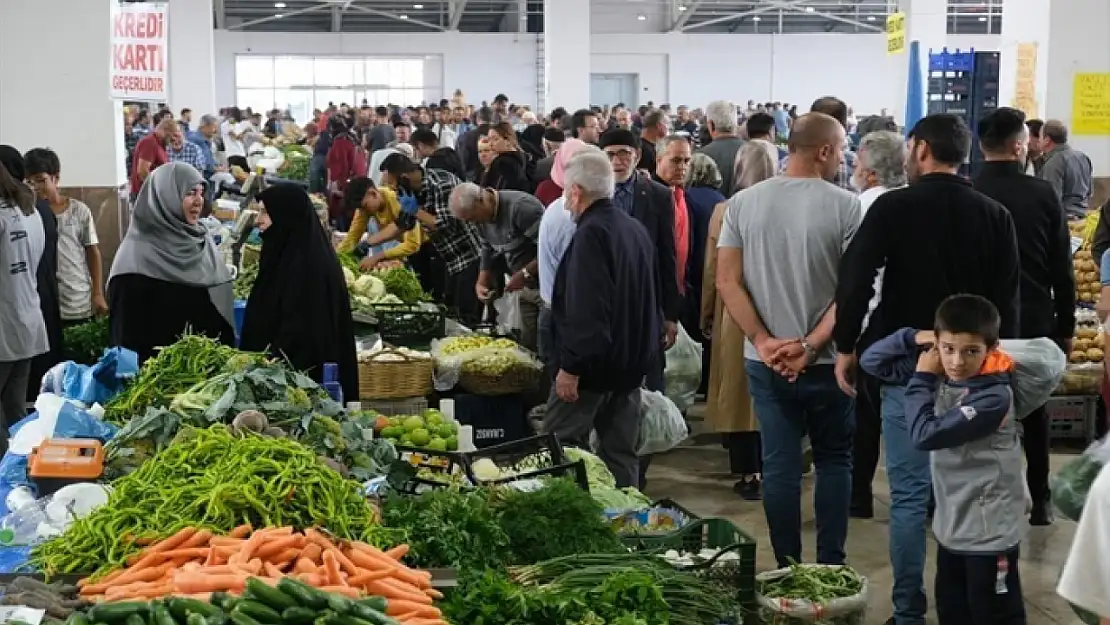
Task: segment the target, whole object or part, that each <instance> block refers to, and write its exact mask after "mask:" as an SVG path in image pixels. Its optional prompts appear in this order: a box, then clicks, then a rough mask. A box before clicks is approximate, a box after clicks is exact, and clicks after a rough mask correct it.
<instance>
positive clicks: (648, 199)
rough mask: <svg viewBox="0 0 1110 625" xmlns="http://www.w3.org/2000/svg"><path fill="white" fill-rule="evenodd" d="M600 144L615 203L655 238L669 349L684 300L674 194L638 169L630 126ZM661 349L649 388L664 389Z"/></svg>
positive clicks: (637, 145) (607, 133) (635, 141)
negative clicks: (610, 169) (677, 265)
mask: <svg viewBox="0 0 1110 625" xmlns="http://www.w3.org/2000/svg"><path fill="white" fill-rule="evenodd" d="M600 147H601V149H602V150H604V151H605V154H606V155H608V156H609V163H610V164H611V165H612V167H613V175H614V179H615V180H616V188H615V190H614V192H613V204H614V205H615V206H616V207H617V208H618V209H620V210H622V211H624V213H625V214H627V215H631V216H632V217H633V218H635V219H636V221H638V222H640V223H641V224H643V225H644V227H645V228H647V232H648V236H649V237H651V240H652V241H654V242H655V261H656V265H657V266H658V268H659V279H660V282H661V288H662V291H661V293H662V301H663V318H664V321H663V326H662V336H663V349H664V350H667V349H670V348H671V346H672V345H674V341H675V337H676V336H677V335H678V315H679V312H680V310H681V307H682V301H681V299H680V298H679V295H678V274H677V273H676V270H675V262H676V261H675V239H674V196H673V195H672V194H671V190H670V189H668V188H667V187H665V186H663V185H661V184H659V183H658V182H655V181H654V180H651V179H650V178H648V177H647V176H644V175H642V174H641V173H639V172H637V171H636V169H635V166H636V163H637V162H639V159H640V140H639V139H638V138H637V137H636V135H634V134H632V131H630V130H624V129H623V128H617V129H614V130H607V131H605V133H604V134H602V135H601V140H600ZM664 360H665V359H664V358H663V354H662V351H660V353H659V357H658V362H657V364H656V366H655V367H654V368H653V369H652V371H651V373H650V374H649V375H648V379H647V382H646V386H647V388H648V389H649V390H653V391H662V390H663V386H664V383H663V368H664V365H665V362H664Z"/></svg>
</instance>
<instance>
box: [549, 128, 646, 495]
mask: <svg viewBox="0 0 1110 625" xmlns="http://www.w3.org/2000/svg"><path fill="white" fill-rule="evenodd" d="M565 181H566V183H565V185H564V189H565V192H564V193H565V197H566V208H567V210H569V211H570V212H571V214H572V216H573V218H574V220H575V221H576V222H577V223H578V228H577V230H576V231H575V233H574V237H573V238H572V239H571V242H570V245H569V246H568V247H567V250H566V253H565V254H564V255H563V259H562V261H561V262H560V263H559V269H558V271H557V272H556V274H555V286H554V290H553V293H552V298H551V312H552V322H553V328H554V335H555V345H556V350H555V352H556V353H555V363H554V365H555V366H554V368H555V369H557V370H558V374H557V375H556V376H555V387H554V388H553V389H552V393H551V396H550V398H549V399H548V401H547V413H546V415H545V417H544V423H543V429H544V431H545V432H553V433H555V434H556V435H558V436H559V438H560V440H562V441H564V442H569V443H570V444H573V445H578V446H584V445H586V444H588V443H589V438H590V433H591V432H592V431H595V430H596V431H597V436H598V442H599V447H600V449H599V452H598V455H599V456H600V457H601V459H602V460H603V461H605V464H606V466H608V467H609V470H610V471H612V473H613V476H614V477H615V478H616V480H617V486H619V487H626V486H636V485H637V484H638V482H639V465H638V461H637V458H636V439H637V437H638V435H639V431H640V383H641V381H642V380H643V378H644V375H646V374H647V372H648V370H649V368H650V367H652V366H653V365H654V363H655V360H656V357H657V355H658V352H659V328H660V325H661V324H662V319H661V317H660V302H659V297H658V292H659V290H658V289H659V276H658V275H657V274H656V270H655V266H656V263H655V246H654V244H653V242H652V240H651V238H650V237H649V236H648V233H647V231H646V230H645V229H644V227H643V226H642V225H640V224H639V223H637V221H636V220H635V219H633V218H632V217H630V216H629V215H628V214H627V213H625V212H624V211H622V210H621V209H620V208H617V207H616V206H614V204H613V200H612V196H613V172H612V170H611V169H610V167H609V162H608V160H607V159H606V158H605V156H604V155H603V154H601V153H599V152H598V151H597V150H593V149H589V150H585V151H583V152H581V153H579V154H576V155H575V156H574V158H573V159H571V161H570V164H569V166H568V167H567V169H566V173H565Z"/></svg>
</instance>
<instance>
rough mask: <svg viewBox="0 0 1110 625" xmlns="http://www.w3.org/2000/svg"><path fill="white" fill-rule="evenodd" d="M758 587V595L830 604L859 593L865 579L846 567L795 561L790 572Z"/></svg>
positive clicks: (761, 583) (766, 581)
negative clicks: (809, 564) (811, 564)
mask: <svg viewBox="0 0 1110 625" xmlns="http://www.w3.org/2000/svg"><path fill="white" fill-rule="evenodd" d="M758 590H759V594H761V595H763V596H764V597H767V598H770V599H804V600H806V601H810V602H812V603H827V602H829V601H831V600H833V599H844V598H846V597H854V596H856V595H858V594H859V593H860V591H862V590H863V580H862V579H860V576H859V574H857V573H856V572H855V571H853V570H852V569H851V568H850V567H847V566H839V567H834V566H807V565H805V564H792V565H790V572H789V573H787V574H786V575H783V576H782V577H777V578H775V579H769V580H765V581H762V582H760V585H759V589H758Z"/></svg>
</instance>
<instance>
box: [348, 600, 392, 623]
mask: <svg viewBox="0 0 1110 625" xmlns="http://www.w3.org/2000/svg"><path fill="white" fill-rule="evenodd" d="M351 616H354V617H356V618H360V619H362V620H364V621H370V622H371V623H373V624H374V625H387V623H389V622H390V621H389V617H387V616H386V615H385V609H384V608H383V609H381V610H376V609H374V608H372V607H370V606H369V605H366V604H365V603H355V604H354V607H353V608H352V609H351Z"/></svg>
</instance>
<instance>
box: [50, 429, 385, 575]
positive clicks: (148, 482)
mask: <svg viewBox="0 0 1110 625" xmlns="http://www.w3.org/2000/svg"><path fill="white" fill-rule="evenodd" d="M112 488H113V490H112V493H111V495H110V496H109V498H108V503H106V504H105V505H103V506H101V507H99V508H97V509H96V510H94V511H93V512H92V513H90V514H89V515H88V516H86V517H83V518H81V519H78V520H76V521H74V523H73V525H71V526H70V528H69V529H68V530H67V531H66V532H65V533H64V534H62V535H61V536H59V537H57V538H55V539H53V540H51V541H49V542H46V543H43V544H41V545H39V546H38V547H36V548H35V549H34V550H33V551H32V553H31V560H30V563H31V564H32V565H34V566H35V567H37V568H38V569H39V570H41V571H42V572H43V573H44V574H46V575H47V576H48V577H50V576H54V575H58V574H66V573H81V574H84V573H89V572H93V571H97V572H103V571H107V570H110V569H112V568H115V567H118V566H120V565H122V564H123V563H124V562H125V560H126V559H127V557H128V556H130V555H132V554H134V553H136V552H138V551H139V547H138V545H136V544H135V541H136V540H138V539H154V540H158V539H162V538H165V537H167V536H170V535H172V534H174V533H176V532H177V531H178V530H180V529H182V528H184V527H189V526H192V527H198V528H206V529H211V530H213V531H221V532H226V531H229V530H231V529H232V528H234V527H235V526H237V525H240V524H242V523H250V524H252V525H253V526H254V527H280V526H285V525H292V526H294V527H296V528H304V527H317V526H318V527H323V528H325V529H327V530H328V531H330V532H331V533H333V534H335V535H336V536H338V537H340V538H350V539H360V540H373V537H374V536H376V535H377V533H379V532H382V531H383V530H382V529H381V528H379V527H378V526H377V519H376V510H375V509H374V507H373V506H372V505H371V504H370V503H369V502H368V501H367V500H366V498H365V496H364V495H363V493H362V490H361V489H362V487H361V485H360V484H359V483H358V482H356V481H354V480H348V479H345V478H343V477H342V476H341V475H340V474H338V473H336V472H335V471H333V470H332V469H330V468H328V467H327V466H325V465H324V464H323V463H322V462H321V460H320V459H319V457H318V456H317V455H316V453H315V452H313V451H312V450H310V449H308V448H307V447H305V446H303V445H301V444H300V443H298V442H296V441H293V440H289V439H281V438H264V437H261V436H253V435H252V436H247V437H240V436H238V435H235V434H232V433H231V431H230V430H229V429H228V428H227V427H226V426H223V425H215V426H212V427H211V428H208V429H203V430H202V429H192V428H187V429H184V430H182V431H181V433H180V434H179V435H178V438H177V440H176V441H175V442H174V443H173V444H171V445H170V446H169V447H167V448H166V449H164V450H163V451H162V452H160V453H159V454H158V455H156V456H155V457H154V458H152V459H151V460H150V461H148V462H146V463H145V464H143V465H142V466H141V467H140V468H139V469H138V470H137V471H135V472H134V473H131V474H129V475H127V476H126V477H123V478H120V479H119V480H116V481H115V482H113V484H112Z"/></svg>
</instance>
